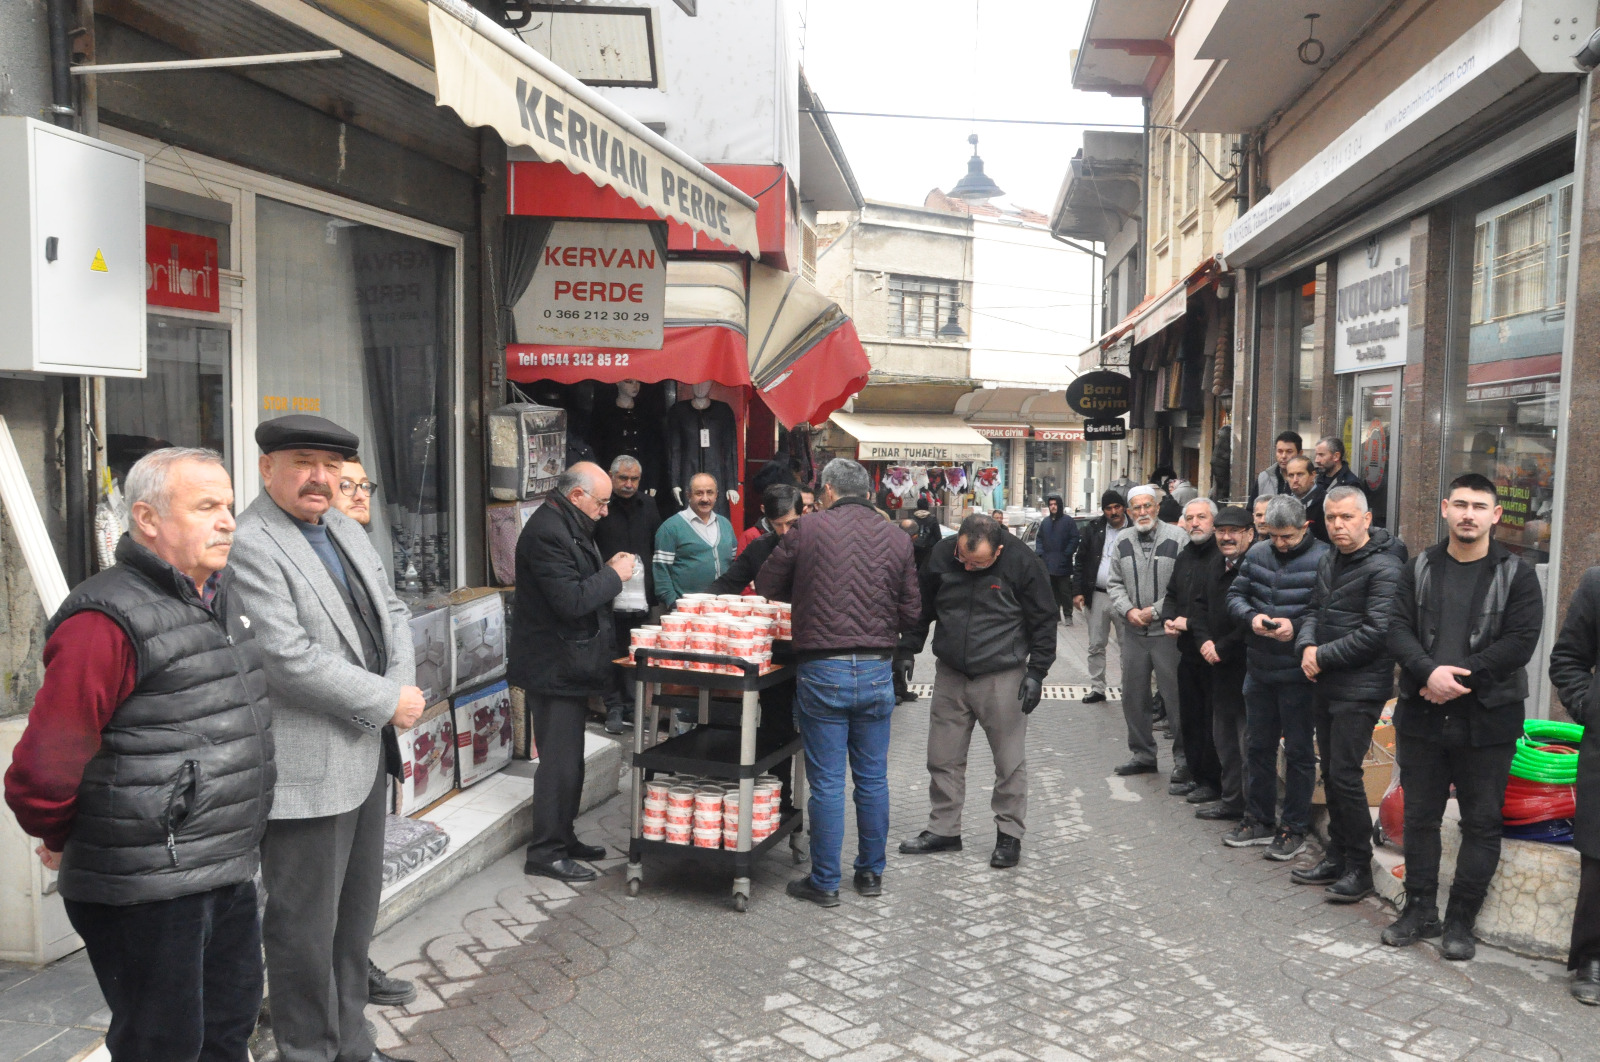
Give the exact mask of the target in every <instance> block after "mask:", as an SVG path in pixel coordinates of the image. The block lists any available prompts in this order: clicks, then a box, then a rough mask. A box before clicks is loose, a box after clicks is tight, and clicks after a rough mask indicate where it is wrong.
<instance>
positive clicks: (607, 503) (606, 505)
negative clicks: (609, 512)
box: [578, 487, 611, 509]
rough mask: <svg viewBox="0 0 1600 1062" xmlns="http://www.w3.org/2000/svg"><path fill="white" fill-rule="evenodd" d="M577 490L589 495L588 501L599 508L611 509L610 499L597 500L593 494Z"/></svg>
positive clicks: (580, 489) (580, 488) (581, 489)
mask: <svg viewBox="0 0 1600 1062" xmlns="http://www.w3.org/2000/svg"><path fill="white" fill-rule="evenodd" d="M578 490H579V491H580V492H581V493H584V494H588V495H589V500H590V501H592V502H594V503H595V504H596V505H598V506H599V507H600V508H602V509H609V508H611V499H610V498H597V497H595V496H594V494H593V493H591V492H590V491H586V490H584V489H583V488H582V487H579V488H578Z"/></svg>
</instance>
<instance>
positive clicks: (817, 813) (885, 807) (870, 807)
mask: <svg viewBox="0 0 1600 1062" xmlns="http://www.w3.org/2000/svg"><path fill="white" fill-rule="evenodd" d="M891 670H892V669H891V668H890V664H889V661H887V660H872V659H869V658H865V657H857V658H855V659H841V660H808V661H806V662H805V663H803V664H801V665H800V667H799V671H798V674H797V680H798V681H797V684H796V690H795V704H796V707H797V708H798V709H799V716H800V736H801V737H802V738H803V739H804V742H805V750H806V780H807V784H808V785H809V786H810V788H811V798H810V802H809V804H808V807H807V811H808V813H809V814H810V817H811V822H810V827H811V883H812V885H814V886H816V887H817V888H819V889H822V890H823V891H825V892H833V891H834V890H836V889H838V887H839V853H840V849H842V848H843V847H844V769H845V761H846V758H848V759H849V763H850V774H851V776H852V777H853V778H854V779H855V802H856V833H857V835H858V836H857V844H858V848H857V853H856V863H855V868H856V870H870V871H872V872H873V873H875V874H882V873H883V866H884V850H885V847H886V846H887V844H888V840H889V717H890V716H891V715H893V714H894V677H893V675H892V673H891Z"/></svg>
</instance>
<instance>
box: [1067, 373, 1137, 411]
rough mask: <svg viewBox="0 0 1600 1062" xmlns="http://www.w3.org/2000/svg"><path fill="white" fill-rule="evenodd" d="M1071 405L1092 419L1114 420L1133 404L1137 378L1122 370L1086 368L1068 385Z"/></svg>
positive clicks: (1073, 408) (1068, 397) (1068, 399)
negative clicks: (1121, 371) (1085, 370)
mask: <svg viewBox="0 0 1600 1062" xmlns="http://www.w3.org/2000/svg"><path fill="white" fill-rule="evenodd" d="M1066 399H1067V408H1068V409H1070V410H1072V411H1073V412H1074V413H1076V414H1078V415H1079V416H1081V417H1085V418H1087V419H1089V420H1111V419H1112V418H1114V417H1120V416H1122V415H1123V414H1124V413H1126V412H1127V411H1128V410H1129V409H1131V408H1133V381H1132V380H1130V379H1128V377H1126V376H1124V375H1122V373H1120V372H1107V371H1105V370H1104V369H1102V370H1100V371H1098V372H1086V373H1084V374H1083V375H1082V376H1079V377H1078V378H1077V379H1076V380H1073V381H1072V383H1070V384H1068V385H1067V394H1066Z"/></svg>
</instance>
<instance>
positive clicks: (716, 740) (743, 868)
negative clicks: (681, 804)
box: [626, 647, 806, 911]
mask: <svg viewBox="0 0 1600 1062" xmlns="http://www.w3.org/2000/svg"><path fill="white" fill-rule="evenodd" d="M634 656H635V660H634V664H633V666H634V668H635V670H636V675H635V678H636V687H637V692H636V694H635V710H634V727H633V770H632V781H633V818H632V828H631V831H630V840H629V843H628V867H627V879H626V880H627V883H628V895H630V896H637V895H638V894H639V887H640V885H641V884H642V883H643V881H644V857H645V856H646V855H647V854H648V855H650V856H652V857H657V856H659V857H666V858H672V859H678V860H688V861H693V862H697V863H700V864H703V865H707V866H712V867H717V868H720V869H725V870H732V871H733V907H734V910H736V911H743V910H745V909H746V908H747V907H748V906H749V903H750V867H751V866H752V865H753V864H754V862H755V860H757V859H758V858H760V857H761V856H763V855H765V854H766V853H767V852H769V851H770V850H772V849H773V848H775V847H777V845H778V844H779V843H781V842H782V841H783V839H784V838H786V837H787V838H788V839H789V848H790V851H791V853H792V854H793V857H794V861H795V863H797V864H798V863H801V862H803V861H804V860H805V859H806V853H805V851H804V850H803V849H802V848H801V846H800V832H801V811H800V809H801V808H803V807H804V806H805V767H804V757H802V756H801V755H800V751H801V744H800V737H799V735H798V734H796V735H795V736H794V737H793V738H791V739H790V740H788V741H784V742H781V743H780V742H777V741H771V740H764V739H762V738H761V736H760V735H759V734H758V726H759V724H760V720H761V703H760V699H759V698H760V693H761V691H762V690H764V689H768V688H770V687H772V686H776V685H778V684H779V683H781V682H787V681H790V679H791V678H792V671H791V669H790V668H789V667H788V666H787V665H783V664H779V665H776V666H773V667H772V668H771V669H770V670H769V671H767V672H766V673H765V674H763V673H762V672H761V670H760V665H758V664H753V663H749V662H747V661H745V660H741V659H739V658H738V657H731V656H721V655H715V654H707V653H689V652H678V651H673V650H666V649H654V648H644V647H640V648H637V649H635V650H634ZM664 660H672V661H686V662H687V661H699V662H703V663H714V664H732V665H735V666H736V667H738V668H740V671H741V673H740V674H738V675H729V674H724V673H715V672H708V671H688V670H683V669H680V668H675V667H663V666H661V664H660V663H659V661H664ZM664 684H665V685H674V686H680V687H684V686H686V687H690V688H692V689H693V690H694V691H695V692H694V693H693V694H692V695H686V694H676V693H663V692H662V689H661V687H662V686H663V685H664ZM715 690H732V691H737V692H739V693H740V694H741V696H740V698H739V699H738V700H737V701H734V700H732V699H731V698H713V697H712V696H711V694H712V692H713V691H715ZM659 708H671V709H677V710H682V711H686V712H691V713H693V719H694V723H693V725H692V726H691V727H690V729H689V730H688V731H687V732H686V733H683V734H679V735H677V736H668V737H665V738H663V736H662V733H661V726H660V721H659V720H658V718H657V709H659ZM674 714H677V713H676V712H674ZM785 760H788V761H790V765H791V769H790V779H791V783H790V785H791V793H792V796H793V799H792V803H793V805H794V807H793V808H792V809H791V810H790V811H789V812H788V813H786V814H783V815H781V817H780V818H779V821H778V825H777V827H776V828H775V829H774V830H773V831H772V833H771V834H769V835H767V836H766V837H765V838H763V839H762V840H760V841H756V842H753V843H752V840H751V828H750V820H751V815H752V812H753V810H754V808H753V807H752V803H753V802H752V800H751V797H752V795H753V793H754V790H755V780H756V778H758V777H759V776H761V775H763V774H766V773H767V772H768V771H770V770H771V769H772V768H773V767H776V766H777V765H778V764H780V763H782V762H784V761H785ZM658 773H675V774H676V773H683V774H695V775H699V776H701V777H705V778H719V779H727V780H729V781H737V782H738V783H739V841H738V847H737V848H735V849H729V848H720V847H719V848H699V847H696V846H694V845H692V844H691V845H684V844H670V843H668V842H666V841H652V840H647V839H646V838H645V836H644V790H645V782H646V781H648V780H650V779H652V778H654V777H655V776H656V774H658Z"/></svg>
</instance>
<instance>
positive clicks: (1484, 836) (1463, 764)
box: [1395, 718, 1516, 901]
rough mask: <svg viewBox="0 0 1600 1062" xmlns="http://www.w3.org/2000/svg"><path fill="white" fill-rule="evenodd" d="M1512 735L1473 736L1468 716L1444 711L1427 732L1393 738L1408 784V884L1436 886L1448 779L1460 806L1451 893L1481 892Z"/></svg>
mask: <svg viewBox="0 0 1600 1062" xmlns="http://www.w3.org/2000/svg"><path fill="white" fill-rule="evenodd" d="M1515 751H1516V744H1515V742H1509V741H1508V742H1505V743H1504V744H1499V745H1478V746H1474V745H1473V744H1472V738H1471V735H1470V734H1469V733H1468V732H1467V721H1466V720H1465V719H1455V718H1452V719H1447V720H1446V721H1445V726H1444V728H1443V730H1442V732H1441V733H1440V734H1438V735H1436V736H1435V737H1431V738H1418V737H1412V736H1410V735H1407V734H1400V735H1399V736H1398V737H1397V739H1396V743H1395V754H1396V759H1397V760H1398V762H1399V764H1400V784H1401V785H1402V786H1404V787H1405V791H1406V826H1405V853H1406V891H1407V892H1417V893H1422V894H1424V895H1426V896H1430V897H1432V896H1437V895H1438V892H1439V822H1440V820H1441V819H1443V817H1444V806H1445V802H1446V801H1448V800H1449V799H1450V786H1451V784H1452V783H1453V784H1454V785H1455V787H1456V803H1457V804H1459V805H1460V807H1461V852H1460V854H1459V855H1457V856H1456V876H1455V881H1454V883H1453V884H1452V885H1451V887H1450V895H1451V897H1452V899H1460V900H1466V901H1471V900H1481V899H1482V898H1483V896H1484V894H1485V893H1486V892H1488V891H1489V882H1490V880H1491V879H1493V878H1494V872H1495V870H1496V868H1498V867H1499V865H1500V831H1501V828H1502V826H1503V823H1504V820H1503V818H1502V808H1503V807H1504V805H1505V799H1506V772H1507V771H1508V770H1510V768H1511V755H1512V753H1513V752H1515Z"/></svg>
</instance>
